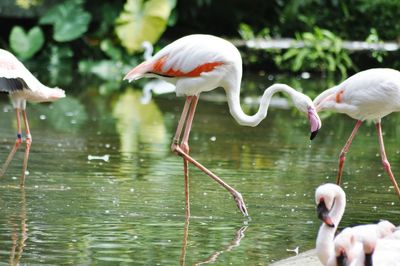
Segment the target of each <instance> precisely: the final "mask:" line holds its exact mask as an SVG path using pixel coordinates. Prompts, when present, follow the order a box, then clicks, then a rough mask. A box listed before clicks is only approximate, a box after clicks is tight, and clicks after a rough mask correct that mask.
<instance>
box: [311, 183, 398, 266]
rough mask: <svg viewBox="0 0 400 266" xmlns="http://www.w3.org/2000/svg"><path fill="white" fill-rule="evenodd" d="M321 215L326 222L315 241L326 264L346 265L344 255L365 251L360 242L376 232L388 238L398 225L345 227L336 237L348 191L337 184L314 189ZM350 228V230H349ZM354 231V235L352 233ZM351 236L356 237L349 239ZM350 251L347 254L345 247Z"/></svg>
mask: <svg viewBox="0 0 400 266" xmlns="http://www.w3.org/2000/svg"><path fill="white" fill-rule="evenodd" d="M315 202H316V205H317V214H318V218H319V219H321V220H322V221H323V223H322V225H321V226H320V228H319V231H318V236H317V240H316V250H317V255H318V258H319V260H320V261H321V263H322V264H323V265H328V266H335V265H346V264H345V263H343V261H344V257H343V256H344V255H346V256H347V257H346V259H347V260H350V259H352V257H354V256H355V255H353V254H359V252H361V251H362V245H361V244H360V242H361V241H362V240H363V239H365V238H366V237H367V236H371V235H373V236H374V237H376V238H377V239H382V238H389V237H391V236H393V235H394V232H395V226H394V225H393V224H392V223H390V222H389V221H386V220H383V221H381V222H379V223H377V224H367V225H358V226H354V227H352V228H348V229H346V230H343V231H342V232H341V233H340V234H338V235H337V236H336V237H335V232H336V230H337V227H338V225H339V223H340V221H341V219H342V217H343V214H344V210H345V207H346V194H345V193H344V191H343V189H342V188H341V187H340V186H338V185H336V184H324V185H321V186H319V187H318V188H317V189H316V191H315ZM350 229H351V231H350ZM350 232H351V234H350ZM349 235H352V236H353V239H350V240H351V241H353V242H354V243H356V241H358V242H357V243H358V244H355V245H353V242H351V243H350V242H349ZM346 248H347V250H351V252H347V253H346V254H345V249H346Z"/></svg>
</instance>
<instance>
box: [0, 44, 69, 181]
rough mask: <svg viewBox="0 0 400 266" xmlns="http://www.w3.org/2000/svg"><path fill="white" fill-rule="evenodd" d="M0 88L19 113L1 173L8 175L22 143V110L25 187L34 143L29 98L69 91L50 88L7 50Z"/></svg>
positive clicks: (0, 65) (1, 53)
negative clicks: (14, 139)
mask: <svg viewBox="0 0 400 266" xmlns="http://www.w3.org/2000/svg"><path fill="white" fill-rule="evenodd" d="M0 91H2V92H6V93H8V94H9V96H10V98H11V102H12V105H13V107H14V109H15V110H16V115H17V140H16V141H15V145H14V147H13V149H12V150H11V152H10V154H9V155H8V157H7V159H6V161H5V163H4V165H3V167H2V169H1V172H0V176H3V175H4V173H5V172H6V170H7V168H8V165H9V164H10V162H11V160H12V159H13V157H14V155H15V153H16V151H17V149H18V147H19V146H20V144H21V143H22V131H21V119H20V114H21V113H22V118H23V120H24V124H25V130H26V148H25V156H24V162H23V169H22V176H21V181H20V185H21V186H24V184H25V173H26V169H27V167H28V157H29V150H30V147H31V144H32V135H31V132H30V130H29V124H28V118H27V115H26V110H25V109H26V101H30V102H51V101H55V100H58V99H60V98H63V97H65V92H64V91H63V90H62V89H59V88H49V87H47V86H45V85H43V84H42V83H40V81H39V80H37V79H36V78H35V77H34V76H33V75H32V73H31V72H29V70H28V69H26V67H25V66H24V65H23V64H22V63H21V62H20V61H19V60H18V59H17V58H16V57H15V56H14V55H13V54H11V53H10V52H8V51H6V50H3V49H0Z"/></svg>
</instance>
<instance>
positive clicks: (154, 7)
mask: <svg viewBox="0 0 400 266" xmlns="http://www.w3.org/2000/svg"><path fill="white" fill-rule="evenodd" d="M174 5H175V2H174V1H171V0H148V1H144V0H127V2H126V3H125V5H124V10H123V11H122V12H121V14H120V15H119V17H118V18H117V20H116V27H115V32H116V34H117V36H118V38H119V39H120V40H121V44H122V45H123V46H124V47H125V49H126V50H127V51H128V52H130V53H132V52H135V51H141V50H143V48H142V43H143V42H144V41H149V42H151V43H155V42H156V41H157V40H158V38H160V36H161V34H162V33H163V32H164V30H165V28H166V26H167V23H168V18H169V16H170V14H171V10H172V9H173V8H174Z"/></svg>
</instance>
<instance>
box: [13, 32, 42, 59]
mask: <svg viewBox="0 0 400 266" xmlns="http://www.w3.org/2000/svg"><path fill="white" fill-rule="evenodd" d="M9 41H10V46H11V49H12V50H13V51H14V52H15V53H16V54H17V56H18V57H19V58H21V59H29V58H31V57H32V56H33V55H34V54H35V53H37V52H38V51H39V50H40V49H41V48H42V46H43V44H44V36H43V32H42V30H41V29H40V27H33V28H32V29H30V30H29V31H28V32H25V30H24V29H23V28H22V27H20V26H14V27H13V28H12V30H11V34H10V40H9Z"/></svg>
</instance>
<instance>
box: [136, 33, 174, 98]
mask: <svg viewBox="0 0 400 266" xmlns="http://www.w3.org/2000/svg"><path fill="white" fill-rule="evenodd" d="M142 47H143V48H144V53H143V58H144V60H149V59H150V58H151V56H152V54H153V45H152V44H151V43H150V42H148V41H144V42H143V43H142ZM174 91H175V86H174V85H173V84H171V83H169V82H166V81H164V80H161V79H154V80H151V81H149V82H147V83H146V84H145V85H144V87H143V96H142V98H140V102H141V103H142V104H148V103H149V102H150V100H151V98H152V94H153V93H154V94H155V95H160V94H166V93H171V92H174Z"/></svg>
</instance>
